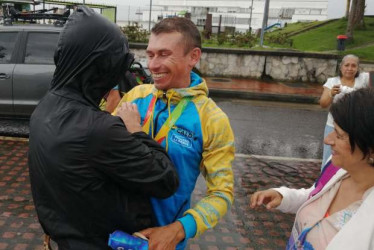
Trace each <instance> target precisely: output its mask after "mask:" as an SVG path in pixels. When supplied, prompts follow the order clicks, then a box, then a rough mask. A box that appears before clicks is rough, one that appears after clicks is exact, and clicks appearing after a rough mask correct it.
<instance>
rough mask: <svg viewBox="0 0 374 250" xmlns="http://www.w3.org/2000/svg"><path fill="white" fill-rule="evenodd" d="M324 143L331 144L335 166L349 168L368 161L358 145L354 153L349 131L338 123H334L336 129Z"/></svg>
mask: <svg viewBox="0 0 374 250" xmlns="http://www.w3.org/2000/svg"><path fill="white" fill-rule="evenodd" d="M324 143H325V144H327V145H330V146H331V155H332V158H331V161H332V163H333V164H334V165H335V166H338V167H341V168H343V169H345V170H348V169H350V168H352V167H354V166H356V165H358V164H362V163H366V162H367V161H366V159H362V157H363V153H362V151H361V150H360V148H359V147H358V146H357V145H356V146H355V150H354V151H353V153H352V151H351V145H350V144H349V135H348V133H347V132H345V131H344V130H343V129H341V128H340V127H339V125H337V124H336V123H334V131H333V132H331V133H330V134H328V135H327V136H326V137H325V139H324Z"/></svg>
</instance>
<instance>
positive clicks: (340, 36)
mask: <svg viewBox="0 0 374 250" xmlns="http://www.w3.org/2000/svg"><path fill="white" fill-rule="evenodd" d="M336 38H338V39H339V40H340V39H344V40H345V39H347V38H348V37H347V36H346V35H338V36H337V37H336Z"/></svg>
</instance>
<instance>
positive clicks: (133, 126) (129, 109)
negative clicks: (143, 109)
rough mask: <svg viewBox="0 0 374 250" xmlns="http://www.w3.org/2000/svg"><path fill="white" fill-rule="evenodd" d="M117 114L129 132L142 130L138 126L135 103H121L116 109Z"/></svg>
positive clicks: (137, 113) (138, 119)
mask: <svg viewBox="0 0 374 250" xmlns="http://www.w3.org/2000/svg"><path fill="white" fill-rule="evenodd" d="M117 116H119V117H120V118H121V119H122V121H123V123H124V124H125V126H126V128H127V130H128V131H129V132H130V133H135V132H140V131H142V126H140V114H139V111H138V106H136V104H135V103H131V102H124V103H122V104H121V106H120V107H118V109H117Z"/></svg>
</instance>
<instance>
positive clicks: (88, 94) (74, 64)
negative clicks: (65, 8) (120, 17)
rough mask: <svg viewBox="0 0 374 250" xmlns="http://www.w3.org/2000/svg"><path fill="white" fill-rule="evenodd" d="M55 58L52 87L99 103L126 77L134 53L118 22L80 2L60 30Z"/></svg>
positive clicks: (65, 94)
mask: <svg viewBox="0 0 374 250" xmlns="http://www.w3.org/2000/svg"><path fill="white" fill-rule="evenodd" d="M54 60H55V64H56V70H55V73H54V76H53V80H52V85H51V91H53V92H54V93H56V94H59V95H62V96H66V97H72V96H78V97H79V98H84V99H85V100H86V101H88V102H89V103H90V104H92V105H94V106H96V107H98V105H99V103H100V100H101V98H102V97H103V96H104V95H105V94H106V93H107V92H108V91H109V90H110V89H111V88H113V87H114V86H115V85H117V84H118V83H120V82H121V81H123V80H124V78H125V73H126V71H127V69H128V68H129V67H130V65H131V63H132V61H133V55H132V54H130V53H129V47H128V42H127V39H126V37H125V36H124V34H123V33H122V32H121V30H120V28H119V27H118V26H117V25H116V24H114V23H112V22H110V21H109V20H107V19H106V18H104V17H103V16H101V15H100V14H98V13H96V12H94V10H92V9H90V8H87V7H86V6H80V7H78V8H77V10H76V11H75V12H74V13H73V14H72V15H70V17H69V19H68V21H67V22H66V24H65V27H64V29H63V30H62V32H61V34H60V39H59V42H58V44H57V49H56V51H55V57H54Z"/></svg>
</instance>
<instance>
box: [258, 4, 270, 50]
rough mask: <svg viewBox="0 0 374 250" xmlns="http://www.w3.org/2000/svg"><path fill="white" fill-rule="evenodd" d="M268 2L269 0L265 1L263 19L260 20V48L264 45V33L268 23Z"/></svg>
mask: <svg viewBox="0 0 374 250" xmlns="http://www.w3.org/2000/svg"><path fill="white" fill-rule="evenodd" d="M269 1H270V0H265V8H264V19H263V20H262V28H261V38H260V46H261V47H262V46H263V44H264V33H265V28H266V24H267V22H268V17H269Z"/></svg>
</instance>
